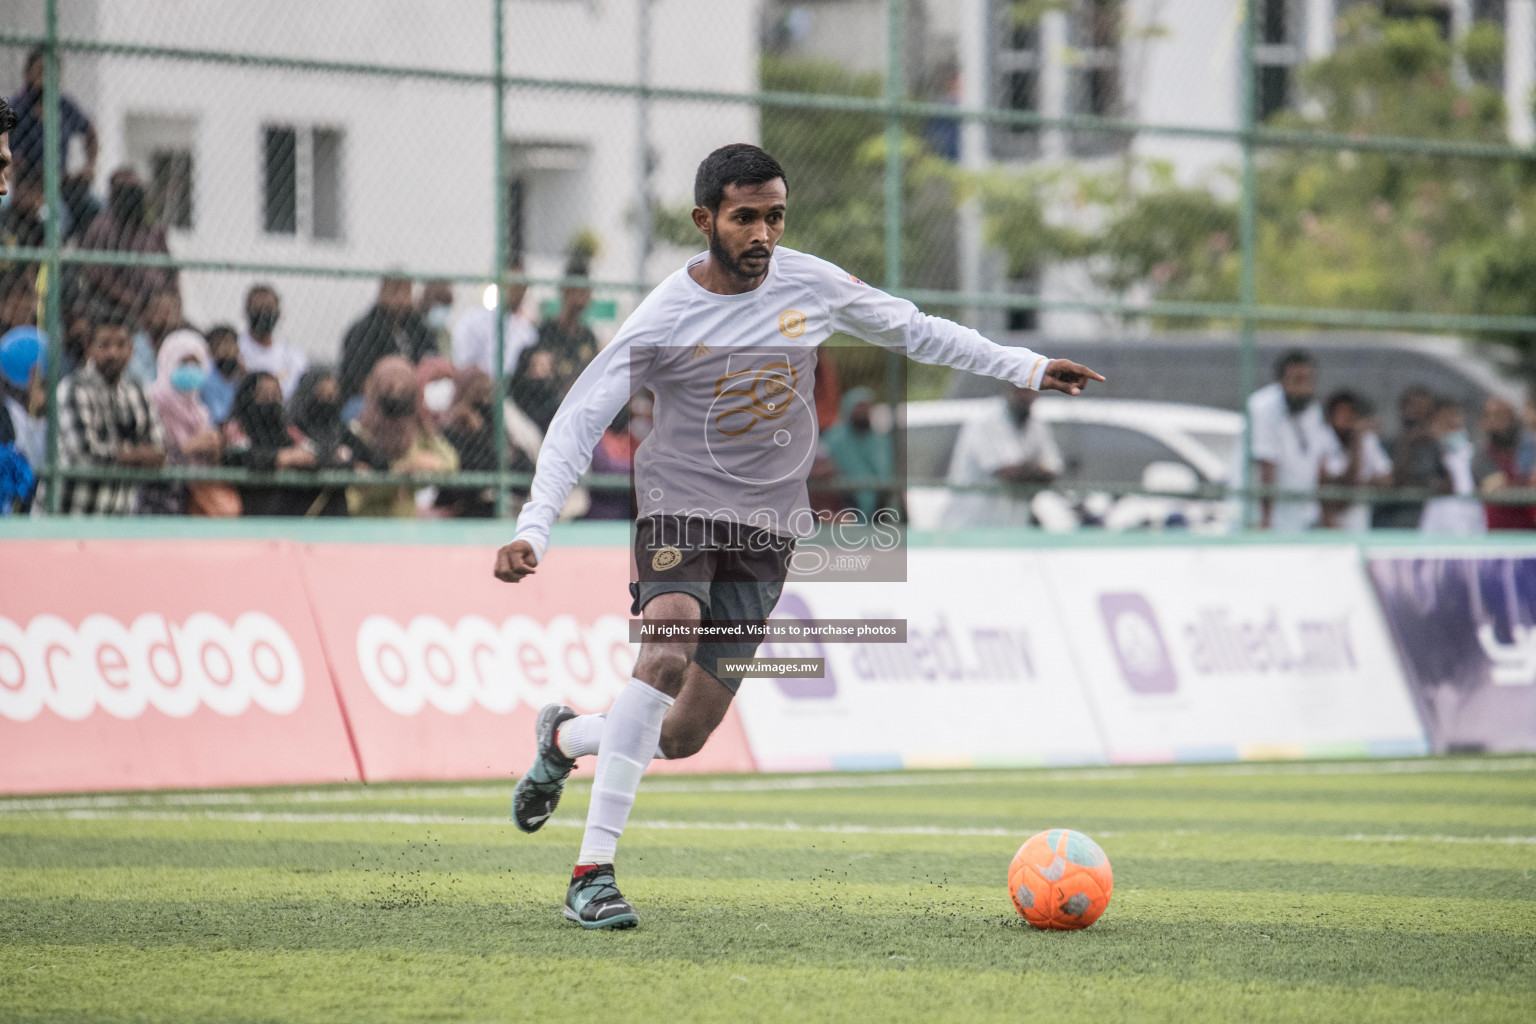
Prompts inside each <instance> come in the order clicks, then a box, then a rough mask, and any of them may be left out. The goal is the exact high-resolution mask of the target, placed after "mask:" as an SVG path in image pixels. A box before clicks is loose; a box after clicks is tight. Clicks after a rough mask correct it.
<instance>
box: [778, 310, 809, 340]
mask: <svg viewBox="0 0 1536 1024" xmlns="http://www.w3.org/2000/svg"><path fill="white" fill-rule="evenodd" d="M779 333H780V334H782V335H784V337H786V338H798V337H800V335H802V334H804V333H805V314H804V313H802V312H800V311H799V310H798V309H786V310H785V311H784V312H782V313H780V314H779Z"/></svg>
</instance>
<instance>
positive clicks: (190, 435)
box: [148, 329, 240, 516]
mask: <svg viewBox="0 0 1536 1024" xmlns="http://www.w3.org/2000/svg"><path fill="white" fill-rule="evenodd" d="M209 363H210V356H209V354H208V344H207V343H206V342H205V341H203V336H202V335H201V334H198V333H197V332H196V331H193V330H187V329H182V330H179V331H172V332H171V333H170V334H168V335H166V336H165V340H164V341H162V342H161V343H160V353H159V355H158V356H157V357H156V364H155V382H154V383H153V384H151V385H150V386H149V389H148V390H149V400H150V401H151V402H152V403H153V404H154V407H155V414H156V415H157V416H159V417H160V424H161V426H163V427H164V428H165V453H166V455H167V456H169V458H170V461H171V463H172V464H173V465H180V466H214V465H217V464H218V462H219V455H220V453H221V452H222V451H223V448H224V442H223V439H222V438H220V436H219V432H218V430H216V429H215V428H214V425H213V417H212V416H211V415H210V414H209V412H208V407H207V406H206V405H204V404H203V400H202V397H201V396H200V395H199V394H198V390H199V389H200V388H201V387H202V386H203V381H204V380H206V379H207V378H208V366H209ZM184 507H185V511H186V513H187V514H188V515H194V516H198V515H201V516H237V515H239V514H240V493H239V492H238V491H237V490H235V489H234V488H233V487H231V486H229V485H228V484H224V483H218V482H217V481H212V480H204V481H198V482H195V483H192V484H189V485H188V486H187V488H186V492H185V502H184ZM178 511H180V509H178Z"/></svg>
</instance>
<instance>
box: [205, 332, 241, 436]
mask: <svg viewBox="0 0 1536 1024" xmlns="http://www.w3.org/2000/svg"><path fill="white" fill-rule="evenodd" d="M208 355H209V358H210V360H211V362H212V365H210V366H209V367H208V376H207V377H206V378H205V379H204V380H203V386H202V388H201V389H199V391H198V394H199V395H200V396H201V397H202V399H203V404H204V405H206V406H207V407H208V414H209V415H210V416H212V417H213V422H214V423H215V424H216V425H219V426H222V425H223V424H224V422H225V421H226V420H228V419H229V414H230V412H231V411H232V410H233V409H234V407H235V389H236V388H238V387H239V386H240V381H241V380H242V379H243V378H244V377H245V364H244V363H243V362H242V361H241V360H240V336H239V335H238V334H236V333H235V329H234V328H233V327H231V326H230V325H229V324H215V325H214V326H213V327H212V328H210V329H209V331H208Z"/></svg>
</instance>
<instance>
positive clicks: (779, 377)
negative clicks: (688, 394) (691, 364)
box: [715, 314, 805, 437]
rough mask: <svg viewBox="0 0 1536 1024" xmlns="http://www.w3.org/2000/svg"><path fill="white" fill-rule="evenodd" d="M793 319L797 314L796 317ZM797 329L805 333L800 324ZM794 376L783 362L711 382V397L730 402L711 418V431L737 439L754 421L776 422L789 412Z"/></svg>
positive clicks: (795, 376)
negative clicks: (712, 389)
mask: <svg viewBox="0 0 1536 1024" xmlns="http://www.w3.org/2000/svg"><path fill="white" fill-rule="evenodd" d="M796 315H797V316H798V315H799V314H796ZM800 329H801V330H802V331H803V330H805V323H804V321H801V325H800ZM797 379H798V375H797V374H796V373H795V368H794V367H793V366H791V365H789V363H787V362H785V361H784V360H782V359H781V360H778V361H776V362H772V363H769V364H768V365H767V366H764V367H761V368H758V369H752V368H749V369H745V370H737V371H736V372H734V373H728V374H726V375H725V376H724V377H721V378H720V379H719V380H717V381H715V398H716V400H719V399H722V398H729V399H734V400H735V402H734V403H733V404H731V405H728V406H726V408H725V409H724V411H722V412H719V413H717V414H716V415H715V429H716V430H718V431H720V433H722V434H724V435H725V436H726V437H740V436H741V435H742V434H745V433H746V432H747V431H749V430H751V429H752V428H753V427H754V426H756V425H757V422H758V420H776V419H778V418H779V417H781V416H783V415H784V414H785V413H786V412H788V411H789V403H790V393H791V392H792V391H794V389H795V383H796V380H797Z"/></svg>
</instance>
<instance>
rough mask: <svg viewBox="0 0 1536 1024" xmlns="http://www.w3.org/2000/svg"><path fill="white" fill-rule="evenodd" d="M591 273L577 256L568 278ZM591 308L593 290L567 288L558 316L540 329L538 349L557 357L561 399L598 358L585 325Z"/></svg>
mask: <svg viewBox="0 0 1536 1024" xmlns="http://www.w3.org/2000/svg"><path fill="white" fill-rule="evenodd" d="M590 270H591V268H590V267H589V266H588V262H587V259H586V257H584V256H580V255H578V256H573V257H571V260H570V262H569V263H567V264H566V267H565V275H566V276H567V277H586V276H587V275H588V273H589V272H590ZM591 304H592V289H591V288H588V287H586V286H585V285H567V286H566V287H564V288H561V289H560V310H559V312H558V313H556V314H555V315H554V316H553V317H551V318H550V319H548V320H545V321H544V322H543V323H542V324H540V325H539V348H541V349H544V350H545V351H546V352H549V353H550V354H551V355H552V356H554V359H555V385H556V387H557V389H558V392H559V395H560V397H561V398H564V397H565V393H566V392H567V391H569V390H570V389H571V385H572V384H574V383H575V382H576V378H577V377H579V376H581V371H582V370H585V369H586V368H587V364H588V363H590V362H591V361H592V360H593V359H594V358H596V356H597V349H598V345H597V335H595V334H593V333H592V329H591V328H590V327H588V326H587V325H586V324H585V323H584V322H583V321H582V314H584V313H585V312H586V311H587V307H588V306H590V305H591ZM529 415H532V413H530V414H529Z"/></svg>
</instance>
